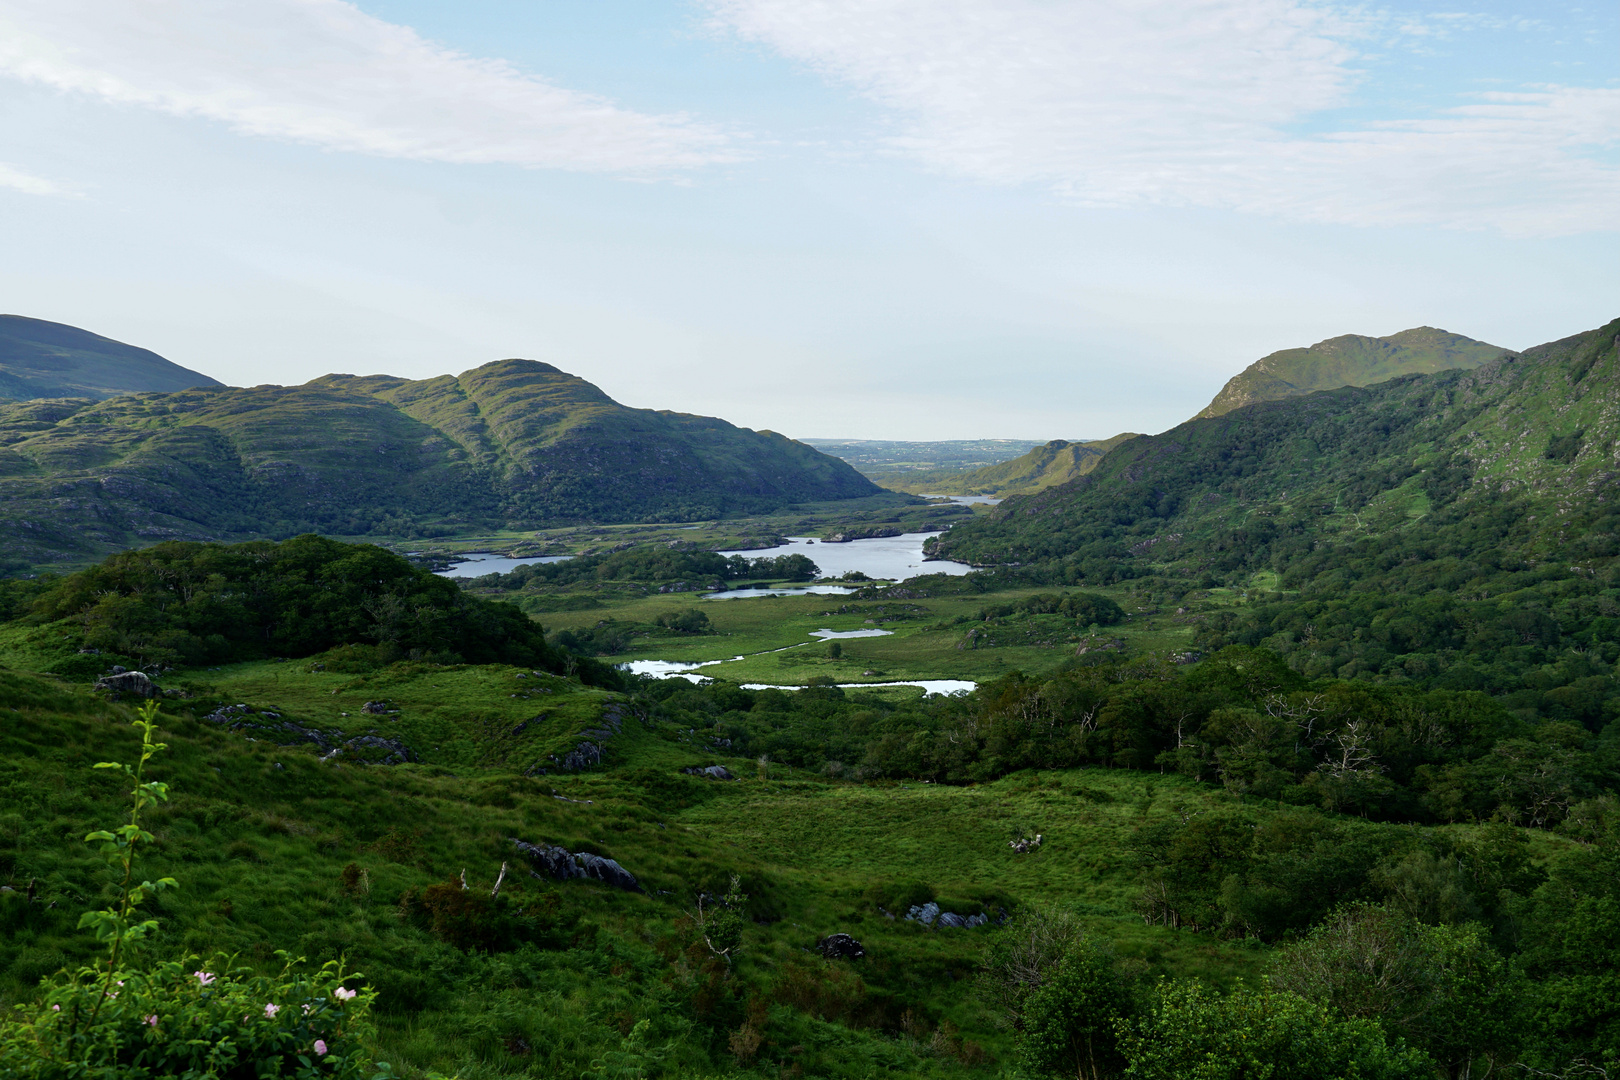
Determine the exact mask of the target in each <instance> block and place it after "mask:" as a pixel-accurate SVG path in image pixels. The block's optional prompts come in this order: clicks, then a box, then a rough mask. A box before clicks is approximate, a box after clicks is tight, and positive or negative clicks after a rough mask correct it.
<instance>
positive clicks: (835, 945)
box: [816, 934, 866, 960]
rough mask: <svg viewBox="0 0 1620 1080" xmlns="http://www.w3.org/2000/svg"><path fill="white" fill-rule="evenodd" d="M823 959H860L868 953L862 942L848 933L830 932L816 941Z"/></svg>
mask: <svg viewBox="0 0 1620 1080" xmlns="http://www.w3.org/2000/svg"><path fill="white" fill-rule="evenodd" d="M816 950H817V951H818V952H820V953H821V958H822V959H823V960H859V959H860V958H861V957H863V956H865V955H866V950H865V949H864V948H862V947H861V943H860V942H858V941H856V940H855V939H854V938H852V937H850V936H849V935H848V934H828V935H827V936H826V937H824V938H822V939H821V940H820V941H818V942H816Z"/></svg>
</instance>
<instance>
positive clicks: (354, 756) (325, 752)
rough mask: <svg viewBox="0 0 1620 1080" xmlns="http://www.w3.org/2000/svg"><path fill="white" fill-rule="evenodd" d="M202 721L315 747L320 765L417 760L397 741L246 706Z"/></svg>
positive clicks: (215, 713)
mask: <svg viewBox="0 0 1620 1080" xmlns="http://www.w3.org/2000/svg"><path fill="white" fill-rule="evenodd" d="M203 719H204V720H205V721H207V722H208V723H210V724H215V725H217V726H219V727H222V728H225V729H226V730H227V731H235V732H241V733H243V734H246V735H247V736H248V737H249V738H255V739H265V740H267V741H269V742H273V743H276V744H277V745H279V746H300V745H307V746H313V747H316V748H317V749H318V750H320V752H321V760H322V761H331V760H332V759H334V758H338V757H346V758H347V759H348V760H350V761H353V762H355V763H357V764H361V765H403V764H405V763H406V762H411V761H416V760H418V759H417V756H416V753H415V751H413V750H412V749H411V748H410V747H409V746H407V745H406V744H405V743H403V742H401V741H400V740H398V739H388V738H384V737H382V736H380V735H375V734H370V735H349V734H348V733H347V732H343V731H331V730H327V729H323V728H313V727H305V726H304V725H303V724H300V723H298V722H296V721H293V720H287V719H284V718H283V717H282V715H281V714H280V713H278V712H272V711H270V710H268V709H255V708H254V707H253V706H251V705H246V704H238V705H221V706H220V707H219V708H217V709H215V710H214V711H213V712H211V713H209V714H208V715H206V716H204V717H203Z"/></svg>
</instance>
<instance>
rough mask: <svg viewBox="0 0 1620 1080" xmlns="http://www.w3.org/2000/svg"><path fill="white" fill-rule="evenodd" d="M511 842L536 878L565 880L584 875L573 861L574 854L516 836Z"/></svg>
mask: <svg viewBox="0 0 1620 1080" xmlns="http://www.w3.org/2000/svg"><path fill="white" fill-rule="evenodd" d="M512 844H513V846H514V847H516V848H517V849H518V854H520V855H522V856H523V857H524V858H525V859H528V860H529V865H530V867H531V869H530V871H529V872H530V873H532V874H534V876H535V877H537V878H551V879H552V880H553V881H567V880H569V879H570V878H577V877H584V876H585V872H584V871H583V870H581V869H580V868H579V864H578V863H577V862H575V861H574V856H573V855H572V854H571V853H569V852H568V851H565V850H564V849H562V848H560V847H551V846H549V845H545V844H525V843H524V842H523V841H522V840H519V839H517V838H516V837H513V839H512Z"/></svg>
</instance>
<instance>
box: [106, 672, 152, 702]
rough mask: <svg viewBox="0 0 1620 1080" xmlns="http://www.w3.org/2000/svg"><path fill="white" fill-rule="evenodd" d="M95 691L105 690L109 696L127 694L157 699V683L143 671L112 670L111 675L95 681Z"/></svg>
mask: <svg viewBox="0 0 1620 1080" xmlns="http://www.w3.org/2000/svg"><path fill="white" fill-rule="evenodd" d="M95 688H96V689H97V690H105V691H107V692H108V693H111V694H128V695H130V696H131V697H141V698H150V697H157V693H158V688H157V683H155V682H153V681H152V680H151V679H150V678H149V677H148V676H147V674H146V673H145V672H144V671H125V670H124V669H123V668H114V669H113V673H112V674H111V675H103V676H102V677H101V678H99V679H97V680H96V686H95Z"/></svg>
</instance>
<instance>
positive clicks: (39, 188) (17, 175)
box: [0, 162, 73, 195]
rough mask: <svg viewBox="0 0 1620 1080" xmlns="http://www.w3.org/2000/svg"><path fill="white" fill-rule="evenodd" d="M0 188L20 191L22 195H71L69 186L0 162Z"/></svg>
mask: <svg viewBox="0 0 1620 1080" xmlns="http://www.w3.org/2000/svg"><path fill="white" fill-rule="evenodd" d="M0 188H10V189H11V190H12V191H20V192H22V193H23V194H24V195H71V194H73V191H72V190H71V189H70V188H67V187H64V186H63V185H61V184H58V183H57V182H56V181H54V180H47V179H45V178H44V177H43V176H35V175H34V174H33V173H26V172H23V171H22V170H21V169H18V168H14V167H13V166H10V165H7V164H6V163H5V162H0Z"/></svg>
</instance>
